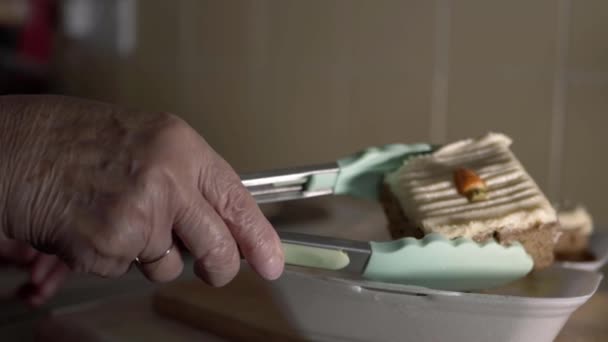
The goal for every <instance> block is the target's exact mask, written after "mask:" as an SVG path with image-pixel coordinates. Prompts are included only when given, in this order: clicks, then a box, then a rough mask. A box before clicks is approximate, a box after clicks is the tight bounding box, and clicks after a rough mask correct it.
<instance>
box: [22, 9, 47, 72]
mask: <svg viewBox="0 0 608 342" xmlns="http://www.w3.org/2000/svg"><path fill="white" fill-rule="evenodd" d="M29 2H30V6H29V8H30V12H29V13H30V15H29V17H28V19H27V21H26V23H25V25H24V27H23V29H22V31H21V38H20V43H19V55H21V56H22V57H24V58H25V59H27V60H30V61H32V62H36V63H40V64H47V63H48V62H49V61H50V59H51V56H52V51H53V26H54V23H53V13H54V5H55V1H54V0H29Z"/></svg>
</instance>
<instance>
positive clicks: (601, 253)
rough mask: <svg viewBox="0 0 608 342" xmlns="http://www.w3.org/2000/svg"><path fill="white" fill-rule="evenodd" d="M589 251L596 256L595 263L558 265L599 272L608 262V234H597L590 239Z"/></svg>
mask: <svg viewBox="0 0 608 342" xmlns="http://www.w3.org/2000/svg"><path fill="white" fill-rule="evenodd" d="M589 250H590V251H591V253H593V255H595V257H596V260H594V261H562V262H557V264H558V265H560V266H562V267H567V268H575V269H579V270H586V271H597V270H599V269H600V268H602V267H604V265H605V264H606V262H607V261H608V233H605V232H595V233H593V234H592V235H591V237H590V238H589Z"/></svg>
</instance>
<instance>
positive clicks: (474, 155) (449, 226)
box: [385, 133, 557, 238]
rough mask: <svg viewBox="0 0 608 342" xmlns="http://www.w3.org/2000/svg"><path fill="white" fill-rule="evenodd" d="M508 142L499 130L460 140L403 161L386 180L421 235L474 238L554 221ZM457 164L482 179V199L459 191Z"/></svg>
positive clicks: (555, 218)
mask: <svg viewBox="0 0 608 342" xmlns="http://www.w3.org/2000/svg"><path fill="white" fill-rule="evenodd" d="M510 146H511V139H510V138H509V137H507V136H506V135H504V134H499V133H489V134H487V135H485V136H483V137H481V138H478V139H466V140H461V141H458V142H454V143H451V144H448V145H445V146H443V147H441V148H440V149H438V150H436V151H435V152H434V153H432V154H429V155H425V156H420V157H416V158H414V159H410V160H408V161H407V162H406V163H405V164H404V165H403V166H402V167H401V168H399V169H398V170H396V171H395V172H393V173H391V174H389V175H387V177H386V180H385V181H386V183H387V185H388V186H389V189H390V191H391V192H392V193H393V195H394V196H395V197H396V198H397V200H398V202H399V204H400V205H401V206H402V209H403V211H404V213H405V214H406V215H407V217H408V219H409V220H410V221H411V222H412V223H413V224H414V225H415V226H417V227H418V228H420V229H421V230H422V231H423V232H424V233H425V234H429V233H439V234H441V235H443V236H446V237H448V238H456V237H468V238H473V237H475V236H481V235H485V234H492V233H493V232H495V231H501V232H505V231H517V230H525V229H529V228H531V227H535V226H539V225H542V224H550V223H555V222H556V221H557V215H556V213H555V210H554V209H553V207H552V206H551V204H550V202H549V201H548V200H547V198H546V197H545V195H544V194H543V193H542V191H541V190H540V188H539V187H538V185H537V184H536V183H535V182H534V180H533V179H532V177H531V176H530V175H529V174H528V173H527V172H526V170H525V169H524V167H523V166H522V164H521V163H520V162H519V161H518V160H517V158H516V157H515V155H514V154H513V153H512V152H511V150H510ZM458 168H466V169H469V170H472V171H473V172H474V173H476V174H477V175H478V176H479V177H480V178H481V179H482V180H483V182H485V185H486V187H487V189H486V198H485V200H482V201H475V202H471V201H470V200H469V199H468V198H467V197H465V196H463V195H462V194H461V193H459V191H458V189H457V187H456V184H455V182H454V172H455V170H457V169H458Z"/></svg>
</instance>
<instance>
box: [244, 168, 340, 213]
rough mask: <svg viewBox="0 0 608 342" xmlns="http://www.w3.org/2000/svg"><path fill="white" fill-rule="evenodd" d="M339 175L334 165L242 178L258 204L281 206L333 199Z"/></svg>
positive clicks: (264, 173)
mask: <svg viewBox="0 0 608 342" xmlns="http://www.w3.org/2000/svg"><path fill="white" fill-rule="evenodd" d="M339 173H340V167H339V166H338V163H337V162H333V163H326V164H320V165H315V166H305V167H295V168H287V169H280V170H273V171H266V172H257V173H251V174H246V175H243V176H241V180H242V182H243V185H245V187H246V188H247V189H248V190H249V192H250V193H251V194H252V195H253V197H254V198H255V200H256V201H257V202H258V203H272V202H284V201H289V200H297V199H304V198H310V197H317V196H325V195H332V194H334V192H335V184H336V180H337V179H338V174H339Z"/></svg>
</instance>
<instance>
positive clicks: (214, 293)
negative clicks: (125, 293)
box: [153, 271, 608, 342]
mask: <svg viewBox="0 0 608 342" xmlns="http://www.w3.org/2000/svg"><path fill="white" fill-rule="evenodd" d="M153 303H154V304H153V305H154V308H155V310H157V312H159V313H161V314H162V315H164V316H165V317H170V318H172V319H175V320H178V321H181V322H184V323H186V324H188V325H190V326H193V327H196V328H198V329H202V330H204V331H209V332H211V333H214V334H216V335H218V336H222V337H226V338H228V339H230V340H235V341H306V340H307V339H306V338H304V337H303V336H302V335H299V334H298V333H297V331H296V330H295V329H294V328H293V326H292V325H290V322H289V318H288V317H287V316H286V315H285V314H284V312H283V311H282V310H281V309H280V305H279V304H278V302H277V301H276V300H275V299H274V298H273V297H272V294H271V291H270V289H269V287H268V285H267V283H265V282H264V281H262V280H261V279H260V278H258V277H257V275H255V274H253V272H251V271H243V272H240V274H239V276H238V277H237V278H236V279H235V281H233V282H232V283H230V284H229V285H228V286H226V287H224V288H220V289H216V288H212V287H209V286H206V285H204V284H203V283H202V282H201V281H198V280H185V281H181V282H175V283H172V284H169V285H167V286H164V287H162V288H161V289H160V290H158V291H157V292H156V293H155V295H154V298H153ZM607 323H608V293H605V292H598V293H597V294H596V295H594V296H593V297H592V298H591V299H590V300H589V301H588V302H587V303H586V304H585V305H583V306H582V307H581V308H579V310H577V311H576V312H575V313H574V314H573V316H572V317H571V319H570V320H569V321H568V323H567V324H566V326H565V327H564V329H563V330H562V332H561V333H560V335H559V336H558V338H557V339H556V342H596V341H597V342H599V341H608V324H607Z"/></svg>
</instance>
